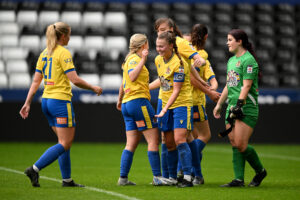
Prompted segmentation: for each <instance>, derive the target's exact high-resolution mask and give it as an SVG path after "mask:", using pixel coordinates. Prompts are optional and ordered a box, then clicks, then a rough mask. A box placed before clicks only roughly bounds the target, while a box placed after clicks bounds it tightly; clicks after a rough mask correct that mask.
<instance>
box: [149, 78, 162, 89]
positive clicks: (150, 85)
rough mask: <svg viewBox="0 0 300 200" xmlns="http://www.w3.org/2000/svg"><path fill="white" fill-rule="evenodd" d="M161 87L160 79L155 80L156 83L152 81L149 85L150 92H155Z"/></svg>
mask: <svg viewBox="0 0 300 200" xmlns="http://www.w3.org/2000/svg"><path fill="white" fill-rule="evenodd" d="M159 87H160V80H159V78H157V79H155V80H154V81H152V82H151V83H150V84H149V90H154V89H156V88H159Z"/></svg>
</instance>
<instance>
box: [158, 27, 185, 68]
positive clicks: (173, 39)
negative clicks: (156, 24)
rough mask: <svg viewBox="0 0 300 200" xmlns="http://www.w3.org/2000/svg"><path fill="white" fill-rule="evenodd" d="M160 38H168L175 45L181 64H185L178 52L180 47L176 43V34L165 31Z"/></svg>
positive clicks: (169, 42)
mask: <svg viewBox="0 0 300 200" xmlns="http://www.w3.org/2000/svg"><path fill="white" fill-rule="evenodd" d="M158 39H163V40H166V41H167V42H168V44H172V45H173V49H174V52H175V54H176V55H177V57H178V58H179V60H180V65H181V66H183V62H182V59H181V56H180V54H179V53H178V47H177V44H176V36H175V35H174V34H173V33H171V32H164V33H162V34H160V35H159V36H158Z"/></svg>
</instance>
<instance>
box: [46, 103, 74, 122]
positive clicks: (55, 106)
mask: <svg viewBox="0 0 300 200" xmlns="http://www.w3.org/2000/svg"><path fill="white" fill-rule="evenodd" d="M42 111H43V113H44V114H45V115H46V117H47V119H48V122H49V125H50V126H51V127H52V126H55V127H75V126H76V124H75V113H74V109H73V105H72V102H71V101H65V100H58V99H47V98H42Z"/></svg>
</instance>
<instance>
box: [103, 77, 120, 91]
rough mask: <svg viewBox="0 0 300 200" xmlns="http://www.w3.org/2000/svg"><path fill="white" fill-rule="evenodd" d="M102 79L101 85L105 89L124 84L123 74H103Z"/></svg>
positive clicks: (116, 87) (115, 87)
mask: <svg viewBox="0 0 300 200" xmlns="http://www.w3.org/2000/svg"><path fill="white" fill-rule="evenodd" d="M100 80H101V84H100V86H101V87H102V88H103V89H111V90H113V89H118V88H120V85H121V84H122V76H121V75H120V74H103V75H102V76H101V77H100Z"/></svg>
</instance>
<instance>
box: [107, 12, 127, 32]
mask: <svg viewBox="0 0 300 200" xmlns="http://www.w3.org/2000/svg"><path fill="white" fill-rule="evenodd" d="M104 26H105V28H107V29H108V30H109V31H110V33H109V35H111V34H113V35H115V34H117V35H118V34H119V35H123V34H126V33H127V18H126V15H125V13H124V12H106V13H105V15H104Z"/></svg>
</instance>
